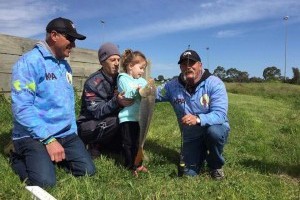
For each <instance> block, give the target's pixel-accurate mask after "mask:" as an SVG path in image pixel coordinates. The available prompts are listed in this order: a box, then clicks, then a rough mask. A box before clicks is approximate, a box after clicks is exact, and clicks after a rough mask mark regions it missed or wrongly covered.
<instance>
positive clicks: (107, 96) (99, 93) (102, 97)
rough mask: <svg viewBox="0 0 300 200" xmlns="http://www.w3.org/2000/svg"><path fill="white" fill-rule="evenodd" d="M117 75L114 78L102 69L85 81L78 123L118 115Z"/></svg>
mask: <svg viewBox="0 0 300 200" xmlns="http://www.w3.org/2000/svg"><path fill="white" fill-rule="evenodd" d="M116 90H117V76H116V77H115V78H112V77H110V76H108V75H106V74H105V72H104V71H103V70H102V69H100V70H99V71H97V72H95V73H93V74H91V75H90V77H89V78H88V79H87V80H86V81H85V84H84V89H83V92H82V97H81V101H82V103H81V110H80V115H79V118H78V121H77V122H78V123H81V122H83V121H89V120H102V119H104V118H106V117H109V116H118V112H119V110H120V109H121V107H120V106H119V104H118V102H117V96H116Z"/></svg>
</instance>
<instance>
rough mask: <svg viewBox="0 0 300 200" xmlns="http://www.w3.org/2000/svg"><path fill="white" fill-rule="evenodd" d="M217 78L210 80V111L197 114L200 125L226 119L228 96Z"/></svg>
mask: <svg viewBox="0 0 300 200" xmlns="http://www.w3.org/2000/svg"><path fill="white" fill-rule="evenodd" d="M218 80H219V79H218ZM218 80H217V79H214V80H210V84H209V91H210V92H209V93H210V95H209V96H210V112H209V113H207V114H200V115H199V117H200V121H201V126H207V125H214V124H223V123H225V122H226V121H227V111H228V96H227V92H226V88H225V85H224V83H223V82H221V81H220V80H219V81H218Z"/></svg>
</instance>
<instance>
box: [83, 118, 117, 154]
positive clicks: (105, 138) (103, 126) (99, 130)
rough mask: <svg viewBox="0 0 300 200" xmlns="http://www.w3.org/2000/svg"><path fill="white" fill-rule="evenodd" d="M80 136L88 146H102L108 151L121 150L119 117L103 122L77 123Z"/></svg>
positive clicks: (106, 119)
mask: <svg viewBox="0 0 300 200" xmlns="http://www.w3.org/2000/svg"><path fill="white" fill-rule="evenodd" d="M77 125H78V135H79V137H80V138H81V140H82V141H83V142H84V143H85V144H86V145H87V144H100V145H101V146H102V147H104V148H105V147H107V148H108V149H113V150H119V149H120V146H121V129H120V125H119V119H118V117H117V116H116V117H107V118H105V119H103V120H88V121H82V122H77Z"/></svg>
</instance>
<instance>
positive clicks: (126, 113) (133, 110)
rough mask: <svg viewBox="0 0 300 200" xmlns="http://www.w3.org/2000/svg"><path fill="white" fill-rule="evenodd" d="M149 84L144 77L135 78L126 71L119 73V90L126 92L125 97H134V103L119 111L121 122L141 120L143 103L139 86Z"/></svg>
mask: <svg viewBox="0 0 300 200" xmlns="http://www.w3.org/2000/svg"><path fill="white" fill-rule="evenodd" d="M146 85H147V81H146V80H145V79H144V78H142V77H141V78H138V79H135V78H133V77H132V76H130V75H128V74H126V73H120V74H119V75H118V91H119V92H125V97H126V98H130V99H134V104H132V105H131V106H128V107H124V108H123V109H122V110H121V111H120V112H119V120H120V123H122V122H126V121H133V122H136V121H139V110H140V104H141V96H140V94H139V92H138V90H137V88H138V87H140V88H143V87H145V86H146Z"/></svg>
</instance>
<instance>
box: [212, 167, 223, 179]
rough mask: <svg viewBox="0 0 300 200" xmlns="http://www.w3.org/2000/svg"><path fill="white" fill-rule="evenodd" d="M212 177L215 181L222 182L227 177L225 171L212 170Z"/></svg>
mask: <svg viewBox="0 0 300 200" xmlns="http://www.w3.org/2000/svg"><path fill="white" fill-rule="evenodd" d="M210 176H211V177H212V178H213V179H215V180H221V179H223V178H224V177H225V174H224V171H223V169H222V168H221V169H212V170H211V171H210Z"/></svg>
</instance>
